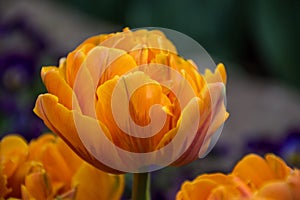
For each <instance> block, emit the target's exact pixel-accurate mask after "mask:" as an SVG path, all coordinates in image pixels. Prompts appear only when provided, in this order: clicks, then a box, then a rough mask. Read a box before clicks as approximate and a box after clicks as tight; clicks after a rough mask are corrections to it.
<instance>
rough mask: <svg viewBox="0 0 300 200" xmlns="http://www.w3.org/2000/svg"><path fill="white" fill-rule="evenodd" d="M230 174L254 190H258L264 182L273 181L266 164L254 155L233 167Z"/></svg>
mask: <svg viewBox="0 0 300 200" xmlns="http://www.w3.org/2000/svg"><path fill="white" fill-rule="evenodd" d="M232 174H233V175H235V176H238V177H240V178H241V179H242V180H243V181H244V182H246V183H247V184H249V185H250V187H251V188H252V189H254V190H256V189H258V188H260V187H261V186H262V185H263V184H264V183H265V182H266V181H268V180H272V179H274V174H273V173H272V171H271V169H270V167H269V165H268V164H267V162H266V161H265V160H264V159H263V158H261V157H260V156H257V155H255V154H249V155H247V156H246V157H244V158H243V159H242V160H241V161H240V162H239V163H238V164H237V165H236V166H235V168H234V170H233V172H232Z"/></svg>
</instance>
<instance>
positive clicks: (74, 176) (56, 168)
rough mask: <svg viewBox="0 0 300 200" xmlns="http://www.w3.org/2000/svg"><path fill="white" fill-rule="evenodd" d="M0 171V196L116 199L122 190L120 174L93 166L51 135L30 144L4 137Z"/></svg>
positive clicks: (75, 199)
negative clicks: (110, 172)
mask: <svg viewBox="0 0 300 200" xmlns="http://www.w3.org/2000/svg"><path fill="white" fill-rule="evenodd" d="M0 170H1V171H0V199H4V198H5V199H8V198H18V199H24V200H27V199H28V200H29V199H30V200H35V199H36V200H50V199H65V200H67V199H68V200H83V199H109V200H110V199H115V200H117V199H120V198H121V195H122V193H123V189H124V177H123V176H120V175H110V174H107V173H105V172H102V171H100V170H98V169H96V168H94V167H92V166H91V165H89V164H87V163H86V162H84V161H83V160H81V159H80V158H79V157H78V156H77V155H76V154H75V153H74V152H73V151H72V150H71V149H70V148H69V147H68V146H67V145H66V144H65V143H64V142H63V141H62V140H61V139H60V138H58V137H56V136H54V135H52V134H44V135H42V136H40V137H39V138H38V139H37V140H32V141H31V142H30V143H29V145H28V144H27V143H26V141H25V140H24V139H23V138H22V137H21V136H18V135H8V136H6V137H4V138H3V139H2V140H1V143H0ZM99 188H101V190H99Z"/></svg>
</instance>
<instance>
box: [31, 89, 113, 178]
mask: <svg viewBox="0 0 300 200" xmlns="http://www.w3.org/2000/svg"><path fill="white" fill-rule="evenodd" d="M34 111H35V113H36V114H37V115H38V116H39V117H40V118H42V119H43V121H44V123H45V124H46V125H47V126H48V127H49V128H50V129H51V130H52V131H53V132H55V133H56V134H58V135H59V136H60V137H62V139H63V140H64V141H65V142H66V143H67V144H68V145H69V146H70V147H71V148H72V149H73V150H74V151H75V152H76V153H77V155H79V156H80V157H81V158H83V159H85V160H86V161H87V162H90V163H93V165H94V166H96V167H98V168H99V169H102V170H104V171H107V172H111V173H118V171H116V170H114V169H111V168H109V167H107V166H105V165H104V164H102V163H101V162H99V161H98V160H96V159H95V158H93V157H92V156H91V155H90V154H89V152H88V151H87V150H86V148H85V147H84V145H83V144H82V141H81V139H80V137H79V136H78V133H77V125H76V124H75V119H74V116H75V115H76V118H77V119H76V120H79V121H80V120H81V119H80V117H83V116H82V115H81V114H80V113H78V112H76V111H70V110H68V109H67V108H66V107H64V106H63V105H61V104H59V103H58V99H57V97H55V96H53V95H51V94H44V95H40V96H39V97H38V99H37V102H36V106H35V108H34ZM78 117H79V118H78ZM87 127H88V126H87Z"/></svg>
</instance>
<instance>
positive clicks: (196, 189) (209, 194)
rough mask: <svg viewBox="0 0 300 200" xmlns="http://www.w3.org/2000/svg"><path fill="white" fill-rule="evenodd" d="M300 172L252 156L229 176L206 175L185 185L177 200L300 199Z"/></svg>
mask: <svg viewBox="0 0 300 200" xmlns="http://www.w3.org/2000/svg"><path fill="white" fill-rule="evenodd" d="M299 187H300V171H299V170H298V169H294V170H292V169H291V168H289V167H288V166H287V165H286V164H285V163H284V161H283V160H281V159H280V158H279V157H276V156H275V155H273V154H268V155H266V157H265V159H263V158H261V157H259V156H257V155H255V154H249V155H247V156H245V157H244V158H243V159H242V160H241V161H240V162H239V163H238V164H237V165H236V166H235V168H234V169H233V171H232V173H230V174H229V175H224V174H221V173H213V174H204V175H200V176H198V177H197V178H196V179H195V180H193V181H191V182H190V181H186V182H185V183H183V185H182V186H181V190H180V191H179V192H178V193H177V197H176V199H177V200H193V199H195V200H196V199H197V200H201V199H203V200H204V199H224V200H225V199H228V200H229V199H245V200H246V199H257V200H258V199H282V200H288V199H298V198H300V193H299V190H298V188H299Z"/></svg>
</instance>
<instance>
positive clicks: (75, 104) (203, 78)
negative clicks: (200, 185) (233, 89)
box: [34, 28, 228, 173]
mask: <svg viewBox="0 0 300 200" xmlns="http://www.w3.org/2000/svg"><path fill="white" fill-rule="evenodd" d="M151 64H156V65H154V66H155V67H153V68H151V66H153V65H151ZM145 65H146V67H145ZM157 65H164V66H167V69H166V68H161V69H159V68H158V67H157ZM136 69H138V71H134V70H136ZM142 69H143V70H144V71H140V70H142ZM163 70H164V71H163ZM170 70H173V71H176V73H178V74H180V76H182V77H183V79H184V80H186V81H187V83H188V85H189V87H191V88H192V92H191V93H194V94H195V97H197V98H196V99H194V100H195V102H196V104H195V103H194V104H193V102H192V99H191V98H190V99H189V97H188V95H187V94H188V90H186V87H187V86H186V85H184V83H183V81H181V82H180V83H177V84H178V85H176V84H175V83H176V81H177V79H178V78H176V77H174V75H172V74H171V72H170ZM145 71H147V72H148V74H147V73H145ZM149 73H150V74H152V75H153V77H156V79H155V80H154V78H153V77H151V76H149ZM82 74H85V76H82ZM41 76H42V79H43V82H44V84H45V86H46V88H47V90H48V93H47V94H42V95H40V96H39V97H38V99H37V101H36V105H35V108H34V112H35V113H36V114H37V115H38V116H39V117H40V118H41V119H42V120H43V121H44V123H45V124H46V125H47V126H48V127H49V128H50V129H51V130H52V131H53V132H55V133H57V134H58V135H59V136H61V137H62V139H63V140H64V141H65V142H66V143H67V144H68V145H69V146H70V147H71V148H72V149H73V150H74V151H75V152H76V153H77V154H78V155H79V156H80V157H82V158H83V159H84V160H86V161H87V162H89V163H91V164H92V165H94V166H96V167H97V168H99V169H101V170H104V171H107V172H110V173H120V172H121V171H120V170H117V169H115V168H112V167H111V166H109V165H108V164H106V163H103V162H102V161H100V160H99V159H98V158H95V156H94V155H93V154H92V153H91V151H97V149H99V148H100V149H101V146H103V141H99V139H96V136H95V133H94V132H95V131H94V132H93V127H95V126H97V125H95V124H98V126H100V127H101V128H102V130H103V131H104V134H105V135H106V137H107V138H108V139H109V140H110V141H111V142H113V144H114V145H116V146H118V147H119V148H121V149H123V150H126V151H129V152H133V153H148V152H153V151H155V150H157V149H160V148H163V147H164V146H166V145H167V144H169V143H170V141H172V139H173V138H174V137H175V136H176V133H177V131H178V130H179V129H181V130H184V132H185V133H184V134H185V135H188V134H190V132H191V130H190V129H191V128H190V126H191V124H192V123H193V120H191V119H192V118H193V117H195V116H196V115H200V116H201V120H200V121H199V123H198V122H196V123H197V124H196V126H197V129H196V135H195V137H194V140H193V141H192V142H191V145H190V146H189V148H188V149H187V151H185V152H184V153H183V154H182V155H181V156H180V157H178V159H176V160H174V162H173V163H171V164H172V165H175V166H179V165H184V164H187V163H189V162H191V161H194V160H195V159H197V158H198V157H199V156H201V155H204V154H205V152H206V151H207V149H208V147H209V145H210V141H211V137H212V136H213V133H214V132H215V131H216V130H217V129H218V128H219V127H220V126H221V125H222V124H223V122H224V121H225V120H226V118H227V117H228V113H227V112H226V109H225V106H224V103H223V98H224V93H225V84H226V71H225V68H224V66H223V65H222V64H219V65H218V66H217V68H216V70H215V72H211V71H210V70H206V73H205V75H201V74H200V73H199V72H198V71H197V68H196V67H195V64H194V63H193V62H192V61H190V60H185V59H183V58H181V57H180V56H178V55H177V52H176V48H175V47H174V45H173V44H172V43H171V42H170V41H169V40H168V39H167V38H166V36H165V35H164V34H163V33H162V32H160V31H157V30H152V31H147V30H138V31H130V30H129V29H127V28H126V29H124V31H123V32H121V33H112V34H106V35H105V34H104V35H99V36H94V37H91V38H89V39H87V40H86V41H84V42H83V43H82V44H80V45H79V46H78V47H77V48H76V49H75V50H74V51H72V52H71V53H69V54H68V56H67V58H66V59H65V58H63V59H61V61H60V64H59V67H56V66H49V67H43V68H42V71H41ZM170 76H171V77H170ZM172 76H173V77H172ZM157 79H167V80H168V81H166V85H167V84H173V87H177V90H180V89H181V92H182V91H183V92H182V93H181V94H182V96H183V97H184V98H185V99H186V102H184V104H181V103H182V102H180V101H179V100H178V97H177V96H176V95H175V94H174V93H173V91H172V90H171V89H169V88H168V87H167V86H166V85H162V84H160V83H159V82H158V80H157ZM120 82H121V87H119V88H121V89H120V92H119V93H118V94H115V93H114V92H113V91H114V89H116V88H117V85H118V83H120ZM143 83H147V84H144V85H142V86H141V87H139V88H138V89H136V90H134V92H132V95H130V94H128V93H130V92H128V91H129V89H130V88H134V87H135V86H136V85H137V84H143ZM122 84H123V85H122ZM184 92H186V93H184ZM114 95H117V96H118V97H119V98H118V99H117V102H118V104H120V105H121V103H122V102H127V101H128V104H129V105H128V106H129V108H128V109H127V110H126V109H123V110H121V109H122V108H123V106H120V105H119V106H116V107H118V109H117V111H116V112H117V113H121V114H119V115H120V117H121V120H120V123H121V125H122V124H123V125H124V126H125V129H126V130H124V128H123V129H122V128H121V127H120V123H117V122H116V121H117V120H116V119H115V113H114V110H113V109H112V107H111V104H112V101H113V97H114ZM122 95H123V96H122ZM121 96H122V97H121ZM212 99H213V100H212ZM156 104H159V105H161V109H159V110H155V109H152V110H151V109H150V108H151V107H152V106H153V105H156ZM122 105H123V104H122ZM127 111H128V115H129V116H130V117H128V115H127V114H125V113H126V112H127ZM152 111H153V112H154V113H155V114H154V115H153V116H155V117H154V118H152V119H150V117H149V115H150V116H151V112H152ZM156 111H157V112H156ZM161 112H163V113H164V114H165V115H166V119H165V123H164V124H163V125H162V128H161V129H159V131H158V132H157V134H155V135H150V136H149V135H148V136H149V137H145V136H146V135H147V134H148V132H147V131H144V132H143V131H141V132H138V133H137V134H136V135H134V133H133V132H137V131H136V130H140V127H143V126H147V125H148V124H149V123H151V122H152V121H151V120H153V121H155V122H158V123H159V122H160V121H163V120H161V118H159V117H158V114H156V113H161ZM129 118H131V119H132V120H133V121H134V123H135V124H136V125H138V126H139V127H138V128H139V129H138V128H136V127H137V126H135V128H133V127H132V125H131V124H130V119H129ZM195 121H196V120H195ZM181 125H182V126H183V127H181V128H180V126H181ZM79 126H81V130H79V128H80V127H79ZM80 131H81V132H83V135H84V136H82V135H81V136H80V134H79V132H80ZM128 132H130V133H128ZM82 137H86V138H89V141H90V142H89V145H90V146H91V148H90V149H87V148H86V146H85V145H84V144H83V141H82ZM93 145H94V146H93ZM184 145H185V144H184V142H182V146H184ZM102 148H104V149H106V147H102ZM177 148H178V149H183V147H180V146H178V147H177ZM91 149H92V150H91ZM114 151H115V149H106V152H107V153H106V154H107V155H108V156H112V154H111V153H113V152H114ZM114 159H115V160H117V159H120V160H122V159H123V158H114ZM154 159H155V158H154ZM123 160H124V159H123ZM131 163H132V162H131Z"/></svg>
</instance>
